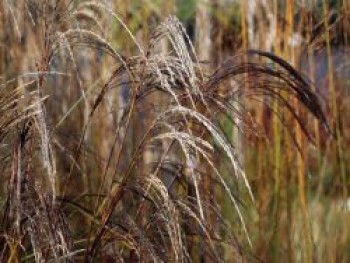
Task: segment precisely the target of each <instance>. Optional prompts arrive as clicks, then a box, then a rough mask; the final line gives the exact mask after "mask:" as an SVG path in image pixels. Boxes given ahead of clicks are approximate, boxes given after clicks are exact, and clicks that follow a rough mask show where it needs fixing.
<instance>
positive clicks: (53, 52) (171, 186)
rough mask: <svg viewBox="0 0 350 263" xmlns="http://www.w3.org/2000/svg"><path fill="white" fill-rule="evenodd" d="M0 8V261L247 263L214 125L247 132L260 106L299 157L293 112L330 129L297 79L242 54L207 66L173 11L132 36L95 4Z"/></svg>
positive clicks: (235, 159) (234, 168)
mask: <svg viewBox="0 0 350 263" xmlns="http://www.w3.org/2000/svg"><path fill="white" fill-rule="evenodd" d="M0 5H1V20H0V23H1V29H2V31H1V33H0V34H1V35H0V37H1V44H2V49H1V54H0V56H1V57H0V59H1V63H2V68H1V69H2V71H1V76H0V77H1V90H0V140H1V141H0V143H1V151H0V152H1V159H0V160H1V167H2V175H3V177H2V182H3V185H2V189H1V200H2V202H3V206H2V210H1V216H2V221H1V234H2V235H1V236H0V238H1V239H0V244H1V260H2V261H15V262H19V261H32V260H35V261H37V262H50V261H53V262H58V261H72V262H75V261H87V262H110V261H118V262H119V261H120V262H124V261H129V262H139V261H140V262H153V261H154V262H187V261H198V262H199V261H205V262H207V261H208V262H212V261H214V262H222V261H224V260H235V261H238V262H241V261H242V262H243V261H253V260H255V259H256V257H255V255H254V254H253V253H251V252H250V251H251V250H250V248H249V247H250V246H253V241H254V240H252V238H251V234H250V231H249V227H248V225H247V219H246V214H247V213H245V212H244V211H243V210H244V209H245V207H244V205H243V204H244V203H247V206H254V205H255V199H256V198H255V194H254V189H253V188H252V187H251V183H250V182H249V178H248V177H247V175H246V172H245V170H246V169H245V165H244V164H243V160H242V159H243V158H242V157H241V156H242V153H241V152H240V151H241V149H240V148H238V147H236V145H237V143H236V142H235V140H237V138H234V137H232V136H231V134H230V132H229V131H228V127H234V128H235V129H239V130H241V131H242V133H243V132H244V134H245V136H246V137H247V138H248V137H250V136H252V137H255V138H256V137H259V136H261V135H260V134H261V133H260V131H261V130H262V128H263V127H262V123H261V122H258V121H256V120H255V119H254V117H253V116H252V114H251V112H252V107H250V105H252V104H254V105H260V107H267V108H268V109H270V112H271V113H272V114H275V116H277V117H276V118H277V119H278V120H279V121H280V124H279V125H281V126H278V127H280V128H281V129H282V127H286V128H287V129H285V130H284V131H285V132H286V134H288V136H287V137H288V140H290V141H291V143H290V147H291V148H293V150H294V151H296V152H300V153H299V155H298V156H299V159H298V160H300V158H301V157H300V155H301V154H302V153H303V149H302V147H303V146H305V144H306V142H304V141H303V142H301V141H300V140H299V137H298V136H301V135H300V134H301V133H303V134H304V136H305V137H306V138H310V139H312V137H313V135H312V132H311V133H310V131H309V127H308V125H307V124H306V119H307V118H306V117H307V116H306V115H307V114H309V115H310V116H312V117H313V118H315V119H316V120H318V121H319V124H321V126H320V129H323V130H326V131H327V132H329V128H328V125H327V121H326V116H325V115H324V114H323V111H322V108H321V105H320V102H319V99H318V95H316V93H315V92H314V90H313V89H312V83H311V82H310V81H308V80H307V79H306V78H305V77H304V76H303V75H302V74H301V73H300V72H299V71H298V70H296V69H295V68H294V67H293V66H292V65H291V64H290V63H288V62H286V60H284V59H283V58H281V56H277V55H274V54H272V53H271V52H267V51H259V50H249V49H248V48H247V49H246V50H244V51H243V52H237V53H235V54H234V55H233V56H230V57H227V58H226V59H225V61H224V62H223V63H222V64H221V65H219V66H218V67H217V69H216V70H214V71H212V70H211V69H208V67H207V66H206V63H205V62H203V61H201V58H200V57H198V56H197V54H196V51H195V47H194V46H195V45H193V44H192V42H191V39H190V36H189V35H188V34H187V33H186V30H185V28H184V27H183V25H182V24H181V23H180V22H179V20H178V19H177V18H176V17H173V16H170V17H168V18H167V19H165V20H164V22H160V23H159V24H157V26H155V27H154V28H153V29H152V30H151V32H143V33H144V34H145V35H147V37H145V39H146V41H141V39H140V36H139V35H137V34H135V33H133V32H132V31H131V30H130V28H129V27H128V26H127V24H125V22H124V21H123V19H121V16H120V15H118V14H117V13H116V12H115V11H113V8H112V7H111V6H110V5H107V4H104V3H103V2H98V1H68V0H55V1H54V0H42V1H39V0H38V1H36V0H27V1H23V2H12V1H3V2H1V4H0ZM108 30H111V31H112V33H113V32H117V33H118V34H122V35H123V36H124V37H125V39H123V41H122V43H123V42H125V43H128V44H129V45H130V46H128V47H125V49H128V51H127V52H126V51H124V47H121V48H120V47H117V45H119V43H114V41H112V39H111V34H112V33H111V32H109V31H108ZM5 41H6V49H7V50H6V52H5V49H4V43H5ZM245 41H246V40H245ZM246 45H248V43H246ZM247 47H248V46H247ZM3 65H5V67H4V66H3ZM301 109H302V110H301ZM286 116H287V117H286ZM277 119H276V120H277ZM222 120H225V123H224V122H223V121H222ZM290 120H292V121H290ZM274 121H275V119H274ZM293 127H298V130H297V131H296V132H294V128H293ZM295 133H296V134H295ZM296 135H297V137H295V136H296ZM305 141H306V140H305ZM302 143H303V145H302ZM301 179H302V178H301ZM223 193H224V194H223ZM223 196H225V197H224V198H226V199H228V200H229V206H228V207H229V209H230V210H232V212H231V213H230V214H231V215H233V218H231V219H233V220H231V221H229V218H225V217H224V216H223V215H224V214H225V211H224V210H227V207H224V205H223V204H224V202H222V201H221V199H222V197H223ZM247 196H248V198H249V199H247ZM247 200H248V201H247ZM306 221H307V219H306ZM242 237H243V238H242ZM242 240H243V241H242ZM245 242H246V244H247V245H245ZM227 251H229V253H230V258H229V259H227V258H226V254H227ZM222 252H224V253H222Z"/></svg>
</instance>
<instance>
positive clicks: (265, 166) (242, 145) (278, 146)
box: [0, 0, 350, 262]
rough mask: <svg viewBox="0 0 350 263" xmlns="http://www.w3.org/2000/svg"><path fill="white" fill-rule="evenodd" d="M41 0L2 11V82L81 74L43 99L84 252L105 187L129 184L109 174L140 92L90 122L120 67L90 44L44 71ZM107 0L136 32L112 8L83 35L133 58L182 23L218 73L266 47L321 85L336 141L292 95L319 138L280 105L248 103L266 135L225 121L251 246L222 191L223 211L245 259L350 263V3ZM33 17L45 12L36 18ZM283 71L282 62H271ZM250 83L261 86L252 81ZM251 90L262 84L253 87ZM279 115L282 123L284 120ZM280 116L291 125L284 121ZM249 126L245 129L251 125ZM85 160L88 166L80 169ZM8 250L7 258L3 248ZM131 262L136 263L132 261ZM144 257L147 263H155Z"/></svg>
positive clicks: (226, 255)
mask: <svg viewBox="0 0 350 263" xmlns="http://www.w3.org/2000/svg"><path fill="white" fill-rule="evenodd" d="M36 2H45V1H44V0H43V1H11V0H3V1H2V3H1V9H0V14H1V18H0V19H1V21H0V23H1V28H2V31H1V32H0V39H1V40H0V78H1V81H2V82H5V81H8V80H10V79H13V78H16V77H17V76H18V75H21V74H25V73H27V72H37V71H47V70H49V71H57V72H66V69H67V68H72V69H73V70H71V71H70V74H73V75H74V74H75V75H76V77H73V78H66V77H62V76H60V75H51V74H49V75H48V76H47V77H46V79H45V82H46V83H45V85H46V88H45V89H44V90H43V91H42V92H43V97H44V96H45V95H49V96H50V99H49V100H47V101H46V102H45V103H46V105H45V108H46V112H47V116H48V117H47V125H48V132H49V133H50V131H51V130H55V133H56V134H57V138H56V137H53V139H52V142H53V145H54V146H53V148H54V149H55V154H56V155H57V157H55V158H57V164H56V166H57V174H58V175H65V176H58V178H59V179H58V182H57V190H56V191H57V193H58V196H61V198H62V199H65V200H68V199H69V205H67V207H65V210H64V211H65V214H66V215H67V218H68V220H71V222H73V223H70V225H71V232H72V235H73V236H75V237H76V238H75V240H77V241H76V243H75V244H74V247H75V248H76V249H79V248H84V246H85V245H84V244H85V243H86V242H88V241H87V240H88V235H90V238H91V235H93V233H94V231H93V230H91V229H89V227H86V226H87V225H90V224H92V223H91V222H92V221H93V219H92V218H93V217H94V215H96V214H91V213H90V214H89V212H88V211H95V210H96V202H95V201H94V200H95V199H94V198H95V197H96V196H95V197H94V193H95V195H96V193H97V192H98V193H100V192H99V190H100V188H99V186H100V184H101V181H105V180H106V182H104V184H105V185H106V187H107V188H108V187H109V185H112V184H113V183H115V182H117V181H118V180H120V178H118V177H117V176H116V177H109V179H108V178H107V179H106V178H105V177H104V175H105V174H106V172H105V167H106V165H105V163H106V162H107V160H108V158H109V156H110V151H111V150H110V149H111V145H112V144H113V140H114V137H115V129H116V128H115V127H116V120H118V119H120V118H122V116H121V112H120V109H121V108H122V107H123V105H126V103H127V100H128V98H129V96H130V94H129V93H128V91H127V88H128V87H122V88H121V89H118V90H112V91H111V92H110V93H109V94H108V97H107V98H105V99H104V101H103V104H101V106H100V107H99V108H98V109H97V110H96V113H95V117H94V118H93V119H90V118H89V113H90V112H91V109H92V108H93V105H94V104H93V103H94V101H95V98H96V97H98V95H99V94H100V93H99V92H100V89H99V88H98V87H101V86H103V84H102V83H106V81H107V80H108V78H109V73H110V72H111V69H115V67H113V60H111V58H110V57H108V55H106V54H105V52H103V51H104V50H102V48H101V47H99V46H97V47H96V48H95V49H91V48H89V47H86V46H84V45H82V46H79V47H78V51H77V50H72V51H71V52H74V61H73V62H72V61H70V59H69V58H65V59H63V60H62V59H60V58H54V59H53V60H52V61H51V63H50V68H41V65H45V63H42V59H45V56H43V55H42V54H43V52H44V51H45V48H46V45H48V44H47V43H46V42H40V41H38V39H40V37H38V36H39V35H40V34H42V33H43V32H41V31H40V30H35V28H34V26H33V23H34V24H35V21H36V19H37V18H36V17H30V16H29V15H28V14H29V13H30V12H28V10H27V9H29V10H31V9H35V8H36V6H35V3H36ZM48 2H50V1H48ZM60 2H62V3H63V6H65V7H67V8H71V9H72V10H73V9H74V8H73V7H77V6H79V5H82V4H83V3H84V1H79V0H74V1H68V0H67V1H66V0H61V1H60ZM100 2H101V3H102V2H103V4H105V5H106V6H107V7H108V9H109V10H111V11H113V12H115V13H116V14H117V15H118V17H119V18H120V20H121V21H123V23H124V24H121V23H120V21H118V19H114V18H113V16H112V15H111V13H110V12H107V11H106V12H104V13H102V12H100V13H98V12H97V16H99V18H100V20H99V23H98V24H96V23H95V21H92V19H91V20H90V21H89V20H86V22H85V23H86V24H83V25H82V27H84V26H87V24H89V25H90V24H94V25H93V26H94V28H95V29H96V30H97V31H98V32H100V33H101V35H102V36H103V37H104V38H105V39H106V40H108V43H110V45H111V46H113V48H114V49H115V50H116V51H118V52H119V53H120V54H122V56H125V57H130V56H132V55H134V54H137V53H138V52H139V51H138V47H137V46H136V45H135V40H136V41H137V43H138V44H139V45H140V47H141V48H144V49H146V48H147V45H148V43H149V40H150V39H151V38H152V35H151V34H152V30H154V29H155V28H156V27H157V25H159V24H160V23H161V22H162V21H164V20H165V19H166V18H167V17H168V16H169V15H176V16H177V17H178V18H179V20H180V21H181V22H182V24H183V25H184V28H185V30H186V32H187V34H188V36H189V38H190V40H191V41H192V42H193V44H194V47H195V49H196V52H197V56H198V59H199V61H200V63H201V64H202V65H203V67H205V68H208V69H210V70H212V71H214V70H215V69H216V68H217V67H218V66H219V65H220V64H221V63H223V62H225V60H226V59H227V58H228V57H230V56H232V55H235V54H236V53H238V52H241V51H247V50H250V49H257V50H262V51H266V52H270V53H272V54H274V55H276V56H279V57H281V58H283V59H284V60H286V61H288V62H289V63H290V64H291V65H292V66H293V67H295V68H296V69H297V70H298V71H299V72H300V73H301V74H302V75H303V76H305V77H306V78H307V79H308V80H309V81H310V83H311V85H310V87H311V88H312V89H314V90H315V91H316V93H317V94H318V95H319V98H320V102H321V105H322V109H323V111H324V113H325V115H326V117H327V121H328V123H329V126H330V129H331V134H328V133H327V132H326V131H325V129H324V128H323V127H322V126H321V125H320V123H319V122H318V121H317V120H314V119H313V118H311V116H310V114H308V113H307V112H306V111H304V110H303V109H302V108H300V107H299V104H298V102H297V101H294V100H293V99H291V98H289V97H288V96H289V95H288V94H287V93H286V94H284V93H283V92H282V94H281V96H282V97H283V98H285V99H286V100H292V102H291V103H292V104H293V105H294V106H295V107H296V109H297V111H298V113H299V114H300V115H301V116H303V124H304V125H305V127H306V128H307V130H308V131H309V133H308V136H307V135H306V134H304V133H303V131H302V129H301V127H300V126H299V125H297V124H296V122H295V120H294V119H293V118H292V116H291V114H289V113H287V111H286V110H285V109H284V108H280V105H279V104H278V103H273V106H272V109H268V108H267V107H265V106H264V104H263V103H254V102H251V101H250V102H244V101H242V102H241V103H242V104H243V107H244V109H246V110H247V112H249V116H245V118H247V119H249V120H251V119H252V122H254V123H255V125H256V126H257V127H258V130H259V133H258V134H257V135H255V134H253V133H251V132H245V129H249V127H246V126H244V125H242V129H237V127H234V126H233V125H232V123H231V122H230V121H229V120H228V119H227V117H220V119H219V120H218V121H219V122H220V123H221V125H222V127H223V129H224V131H225V133H226V135H227V136H228V137H230V138H232V140H233V143H234V145H235V147H237V149H239V153H240V156H239V159H240V160H241V162H242V164H243V167H244V170H245V172H246V176H247V178H248V180H249V183H250V185H251V188H252V192H253V195H254V198H255V201H254V202H252V201H251V199H250V197H249V194H248V191H247V190H246V188H245V187H244V185H243V183H242V184H240V183H237V181H236V180H234V179H232V171H231V168H228V166H227V165H226V161H227V160H226V159H225V158H223V157H222V156H218V157H217V158H216V159H215V157H214V160H215V164H216V165H217V166H218V167H220V169H221V170H222V171H224V172H222V174H223V176H224V177H225V180H226V182H227V184H228V185H229V187H230V188H231V189H233V192H234V193H235V194H236V195H237V197H238V199H239V202H240V205H241V207H242V210H241V211H242V213H243V218H244V221H245V223H246V226H247V232H248V235H249V237H250V240H251V245H250V244H249V242H248V239H247V237H246V235H245V233H244V231H243V230H242V226H241V223H240V219H239V217H238V215H237V212H236V210H235V209H234V208H232V205H231V204H230V200H229V198H228V197H227V196H225V195H223V194H221V188H217V189H216V188H215V189H213V190H211V191H214V192H215V196H216V202H217V203H219V204H220V207H221V209H222V211H221V212H222V214H223V217H224V218H225V222H227V223H228V225H229V226H230V229H231V230H232V231H233V233H234V235H235V240H236V241H237V243H238V244H240V245H239V247H240V249H241V250H242V251H243V252H242V254H244V255H246V257H245V259H243V260H242V261H247V262H250V261H252V262H255V261H256V262H282V261H284V262H350V227H349V224H350V199H349V197H348V192H349V190H350V188H349V187H350V177H349V173H350V165H349V163H350V150H349V148H348V147H350V131H349V129H350V96H349V92H350V68H349V63H350V56H349V55H350V49H349V41H350V37H349V36H350V2H349V1H348V0H332V1H330V0H298V1H297V0H281V1H279V0H249V1H238V0H237V1H236V0H166V1H165V0H164V1H163V0H129V1H125V0H101V1H100ZM33 3H34V4H33ZM31 14H36V15H38V16H40V15H44V14H40V13H35V12H32V13H31ZM82 15H83V14H82ZM57 19H59V18H58V17H57ZM53 23H54V21H53ZM71 23H75V22H74V21H73V22H71ZM66 26H67V27H68V25H65V24H64V23H63V24H60V27H62V28H63V29H62V28H58V29H57V30H58V31H59V30H64V27H66ZM125 27H126V28H128V29H129V30H130V32H131V33H132V35H133V36H134V38H135V39H132V38H131V37H130V34H129V33H130V32H128V30H125ZM33 28H34V29H33ZM88 44H89V43H88ZM264 59H265V58H261V62H265V61H264ZM271 67H274V65H272V64H271ZM78 68H79V70H77V69H78ZM246 77H247V78H249V74H248V75H247V76H246ZM26 78H28V79H29V77H23V78H21V79H18V81H16V83H15V84H13V86H16V85H17V86H20V85H23V84H24V83H26V80H27V79H26ZM125 86H127V85H126V84H125ZM58 87H60V88H58ZM245 88H246V89H250V88H252V87H250V86H249V83H248V82H247V84H246V87H245ZM151 101H157V103H160V104H161V103H162V95H159V94H154V96H153V97H151V98H147V102H144V103H143V104H141V106H139V107H140V109H141V110H139V111H137V116H136V117H135V118H133V119H132V120H131V122H132V123H131V124H130V125H131V126H130V127H131V128H129V129H128V136H126V137H125V138H124V139H125V140H126V144H125V145H126V147H125V148H124V149H123V155H122V156H121V157H120V158H121V160H122V161H121V165H120V167H119V169H120V170H121V171H124V172H125V170H127V169H128V162H130V160H131V158H132V155H133V153H134V151H135V150H136V149H137V147H138V144H137V143H136V142H139V141H140V140H141V139H142V137H143V135H144V134H145V133H146V131H147V125H149V123H150V120H151V119H152V116H150V115H152V114H151V113H150V114H147V113H149V112H151V109H149V108H148V107H150V108H152V103H150V102H151ZM163 106H164V105H163ZM165 106H166V105H165ZM272 112H278V113H280V114H279V115H274V114H272ZM96 116H97V117H96ZM280 119H282V120H283V121H284V123H285V124H286V125H283V124H281V122H280ZM87 123H88V124H89V126H88V127H89V128H88V129H86V131H85V133H86V136H85V137H83V139H81V138H82V137H81V134H82V130H84V129H85V128H84V127H86V125H87ZM237 123H238V125H239V123H240V120H237ZM308 137H309V138H308ZM296 145H299V147H297V146H296ZM2 148H4V147H2ZM77 148H81V149H82V151H81V154H79V155H78V154H76V153H77V151H76V149H77ZM117 148H118V147H117ZM1 151H5V150H4V149H2V150H1ZM152 154H153V153H152V150H149V151H148V152H146V153H145V154H144V156H143V158H144V160H143V161H144V162H148V159H152ZM2 156H5V153H4V154H2ZM4 158H5V157H4ZM109 161H110V160H109ZM111 162H112V163H113V160H112V161H111ZM73 163H77V166H74V164H73ZM112 166H113V165H111V167H112ZM77 167H78V168H77ZM5 169H7V168H5V166H4V169H2V170H4V171H5ZM140 169H142V168H140ZM67 175H69V176H67ZM67 178H69V179H67ZM2 179H3V180H4V182H7V181H8V180H9V178H4V177H3V178H2ZM108 180H110V181H108ZM6 187H7V184H6V183H4V185H3V187H2V190H1V191H2V196H5V197H6V193H7V190H6V189H7V188H6ZM202 190H203V191H205V190H207V189H205V188H203V189H202ZM204 194H205V193H204ZM5 197H4V198H3V199H2V202H3V204H4V209H3V211H6V202H7V201H6V198H5ZM98 198H100V197H98ZM101 198H102V197H101ZM67 202H68V201H67ZM135 202H137V201H135V200H134V199H133V197H132V195H131V194H130V198H127V200H125V201H124V204H123V207H124V208H126V209H129V210H136V209H137V206H136V208H134V207H135ZM97 203H98V202H97ZM3 214H5V212H3ZM83 222H84V223H83ZM7 224H10V223H7ZM72 226H74V227H72ZM5 228H6V227H5ZM3 229H4V226H3ZM4 233H5V230H3V234H4ZM2 242H3V241H2ZM20 243H21V242H20ZM198 244H199V245H198V246H197V247H196V246H193V247H192V252H191V256H190V257H191V258H192V260H193V261H194V262H211V261H210V259H209V258H205V256H204V257H203V258H202V257H201V255H202V254H201V253H202V252H201V249H203V247H201V245H200V241H198ZM11 246H12V248H11V249H10V250H11V252H6V253H8V254H10V256H8V258H10V260H14V259H15V258H16V256H15V253H14V252H13V251H14V248H13V247H15V248H16V249H19V250H21V249H20V247H21V246H23V247H26V244H25V243H22V244H17V245H14V243H12V245H11ZM125 247H127V246H125ZM129 249H130V248H129ZM2 250H3V251H6V246H5V245H4V244H3V243H2ZM125 250H128V249H127V248H125ZM130 250H132V249H130ZM220 252H221V253H220V254H221V255H222V258H223V259H224V260H225V261H227V262H235V261H238V258H237V255H236V253H234V252H233V251H232V249H231V248H230V246H225V245H223V246H222V247H221V251H220ZM3 253H5V252H3ZM125 253H126V252H125ZM19 254H20V253H19ZM196 255H197V256H196ZM26 257H27V258H26ZM23 258H24V260H29V261H30V260H33V256H32V257H31V254H30V253H25V252H24V253H22V254H21V256H18V258H17V260H18V262H19V261H20V260H21V259H22V260H23ZM101 260H102V259H101ZM129 260H130V261H129V262H134V261H133V259H132V256H130V258H129ZM140 260H141V261H145V262H147V261H148V260H151V259H145V258H144V259H140ZM201 260H202V261H201ZM106 261H108V259H106ZM135 262H137V260H136V259H135Z"/></svg>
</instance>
